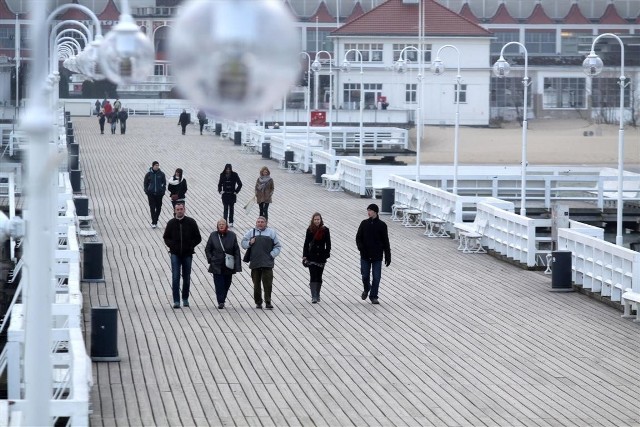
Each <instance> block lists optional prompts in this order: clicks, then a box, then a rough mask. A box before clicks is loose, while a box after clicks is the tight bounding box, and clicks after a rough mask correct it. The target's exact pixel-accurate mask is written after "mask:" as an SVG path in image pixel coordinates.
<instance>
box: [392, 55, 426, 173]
mask: <svg viewBox="0 0 640 427" xmlns="http://www.w3.org/2000/svg"><path fill="white" fill-rule="evenodd" d="M408 50H413V51H414V52H416V53H417V55H418V57H419V58H422V52H421V51H420V49H418V48H417V47H415V46H407V47H405V48H403V49H402V50H401V51H400V56H399V59H398V60H397V61H396V63H395V66H394V69H395V70H396V71H397V72H398V73H404V72H405V71H406V70H407V59H406V52H407V51H408ZM417 79H418V87H417V88H416V89H417V95H416V102H417V105H416V182H420V160H421V159H420V147H421V145H422V130H423V129H422V60H421V59H419V60H418V76H417Z"/></svg>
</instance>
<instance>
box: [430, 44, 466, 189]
mask: <svg viewBox="0 0 640 427" xmlns="http://www.w3.org/2000/svg"><path fill="white" fill-rule="evenodd" d="M444 49H453V50H455V51H456V55H457V58H458V74H457V75H456V119H455V127H454V132H453V194H458V143H459V131H460V81H461V80H462V77H461V76H460V51H459V50H458V48H457V47H455V46H453V45H450V44H446V45H444V46H442V47H441V48H440V49H438V53H437V54H436V60H435V61H433V62H432V63H431V71H432V72H433V74H435V75H437V76H441V75H442V74H444V71H445V66H444V62H442V60H441V59H440V52H442V51H443V50H444Z"/></svg>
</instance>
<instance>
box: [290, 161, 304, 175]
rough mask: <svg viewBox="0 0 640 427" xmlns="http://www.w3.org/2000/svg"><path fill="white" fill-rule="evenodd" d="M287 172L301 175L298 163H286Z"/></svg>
mask: <svg viewBox="0 0 640 427" xmlns="http://www.w3.org/2000/svg"><path fill="white" fill-rule="evenodd" d="M287 170H288V171H289V173H302V169H301V168H300V162H292V161H289V162H287Z"/></svg>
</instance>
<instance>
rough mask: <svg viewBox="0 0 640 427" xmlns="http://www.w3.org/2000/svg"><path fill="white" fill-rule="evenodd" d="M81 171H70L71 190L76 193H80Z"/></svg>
mask: <svg viewBox="0 0 640 427" xmlns="http://www.w3.org/2000/svg"><path fill="white" fill-rule="evenodd" d="M80 177H81V171H80V170H79V169H72V170H70V171H69V181H71V190H73V192H74V193H79V192H80V191H81V188H80Z"/></svg>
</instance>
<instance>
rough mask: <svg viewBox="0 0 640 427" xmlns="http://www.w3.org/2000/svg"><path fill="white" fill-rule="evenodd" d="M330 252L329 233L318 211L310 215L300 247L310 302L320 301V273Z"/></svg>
mask: <svg viewBox="0 0 640 427" xmlns="http://www.w3.org/2000/svg"><path fill="white" fill-rule="evenodd" d="M330 254H331V235H330V234H329V229H328V228H327V227H325V225H324V221H322V215H320V214H319V213H318V212H316V213H314V214H313V215H312V216H311V223H310V224H309V228H307V234H306V236H305V239H304V246H303V247H302V264H303V265H304V266H305V267H308V268H309V288H310V289H311V303H312V304H315V303H317V302H320V289H321V288H322V273H323V272H324V265H325V263H326V262H327V259H328V258H329V256H330Z"/></svg>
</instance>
